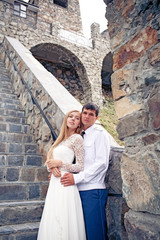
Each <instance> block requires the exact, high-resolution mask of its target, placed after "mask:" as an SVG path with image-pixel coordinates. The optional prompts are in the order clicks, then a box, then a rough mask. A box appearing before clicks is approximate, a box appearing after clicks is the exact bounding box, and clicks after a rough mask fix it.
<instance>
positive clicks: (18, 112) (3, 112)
mask: <svg viewBox="0 0 160 240" xmlns="http://www.w3.org/2000/svg"><path fill="white" fill-rule="evenodd" d="M0 115H3V116H12V117H24V116H25V114H24V110H22V109H15V110H11V109H4V108H0Z"/></svg>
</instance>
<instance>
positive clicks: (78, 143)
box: [53, 134, 84, 172]
mask: <svg viewBox="0 0 160 240" xmlns="http://www.w3.org/2000/svg"><path fill="white" fill-rule="evenodd" d="M74 157H75V159H76V162H75V164H73V161H74ZM53 159H55V160H61V161H62V162H63V166H62V168H61V170H63V171H68V172H80V171H81V170H83V165H84V146H83V138H82V137H81V136H80V135H79V134H73V135H71V136H70V137H69V138H67V139H66V140H64V141H62V142H61V143H60V144H59V145H58V146H57V147H55V148H54V150H53Z"/></svg>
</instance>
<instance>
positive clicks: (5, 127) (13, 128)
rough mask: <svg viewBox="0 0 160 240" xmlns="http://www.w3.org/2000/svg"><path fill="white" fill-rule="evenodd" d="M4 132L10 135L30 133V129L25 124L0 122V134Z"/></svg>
mask: <svg viewBox="0 0 160 240" xmlns="http://www.w3.org/2000/svg"><path fill="white" fill-rule="evenodd" d="M6 131H7V132H10V133H30V128H29V125H27V124H18V123H17V124H15V123H10V122H0V132H6Z"/></svg>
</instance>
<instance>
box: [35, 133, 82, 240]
mask: <svg viewBox="0 0 160 240" xmlns="http://www.w3.org/2000/svg"><path fill="white" fill-rule="evenodd" d="M74 156H76V164H72V162H73V160H74ZM53 158H54V159H55V160H62V161H63V168H62V169H61V173H62V175H63V174H64V173H65V172H79V171H80V170H82V168H83V159H84V149H83V139H82V137H81V136H80V135H79V134H73V135H72V136H70V137H69V138H68V139H67V140H65V141H63V142H62V143H60V144H59V145H58V146H57V147H56V148H55V149H54V151H53ZM85 239H86V234H85V226H84V218H83V211H82V205H81V199H80V196H79V191H78V189H77V186H76V185H72V186H68V187H64V186H63V185H62V184H61V183H60V178H56V177H54V176H53V174H52V176H51V180H50V183H49V188H48V192H47V196H46V200H45V206H44V210H43V214H42V218H41V222H40V227H39V232H38V238H37V240H85Z"/></svg>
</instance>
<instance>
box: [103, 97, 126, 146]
mask: <svg viewBox="0 0 160 240" xmlns="http://www.w3.org/2000/svg"><path fill="white" fill-rule="evenodd" d="M105 102H106V103H105V104H104V106H103V108H101V109H100V113H99V118H98V120H99V121H100V123H101V124H102V125H103V127H104V128H105V129H106V130H107V131H108V132H109V133H110V134H111V136H112V137H113V138H114V139H115V141H116V142H117V143H118V144H119V145H120V146H124V142H122V141H120V140H119V139H118V133H117V131H116V127H117V124H118V119H117V116H116V112H115V108H114V102H113V100H112V98H111V97H105Z"/></svg>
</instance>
